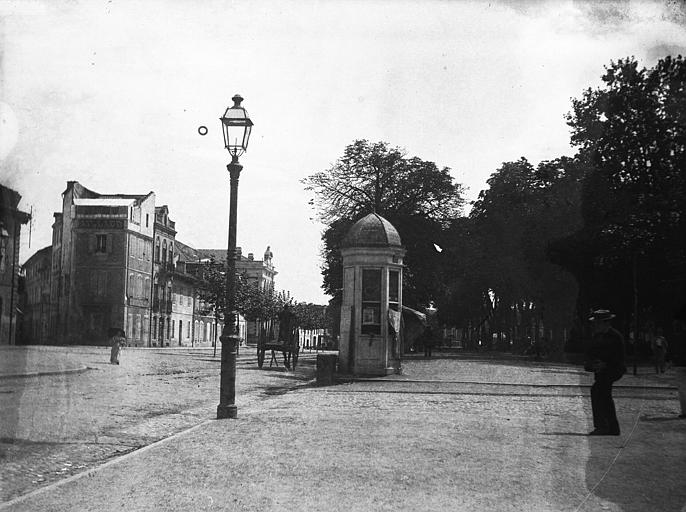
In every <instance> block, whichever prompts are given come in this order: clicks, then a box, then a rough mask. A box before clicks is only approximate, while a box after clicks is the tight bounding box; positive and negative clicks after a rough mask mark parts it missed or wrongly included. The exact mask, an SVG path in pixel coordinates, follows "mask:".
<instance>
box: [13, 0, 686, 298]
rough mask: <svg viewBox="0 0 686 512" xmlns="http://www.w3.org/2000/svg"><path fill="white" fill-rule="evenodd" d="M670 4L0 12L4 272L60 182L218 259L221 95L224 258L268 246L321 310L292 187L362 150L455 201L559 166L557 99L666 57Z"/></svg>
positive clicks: (25, 1) (312, 242)
mask: <svg viewBox="0 0 686 512" xmlns="http://www.w3.org/2000/svg"><path fill="white" fill-rule="evenodd" d="M679 5H681V4H680V3H679V2H676V1H665V2H623V3H610V2H602V3H598V4H596V3H586V2H569V1H550V2H544V1H540V2H518V1H515V0H512V1H502V2H497V1H492V2H487V1H477V2H466V1H464V2H463V1H451V2H448V1H443V2H439V1H420V0H406V1H376V2H375V1H342V0H341V1H335V0H332V1H297V2H285V1H274V2H255V1H233V2H229V1H221V2H220V1H214V2H213V1H203V2H197V1H191V0H188V1H181V0H178V1H172V0H168V1H159V0H157V1H155V0H148V1H146V2H134V1H120V0H111V1H107V0H105V1H83V2H78V1H66V0H65V1H58V0H54V1H45V2H41V1H31V0H22V1H6V0H0V59H1V60H0V182H2V183H3V184H5V185H8V186H10V187H12V188H14V189H16V190H18V191H19V192H20V193H21V194H22V196H23V199H22V202H21V205H20V206H21V207H22V209H24V210H25V211H29V209H30V208H31V207H33V213H34V221H33V229H32V235H31V247H30V248H29V247H28V229H24V230H23V231H22V248H21V258H20V259H21V261H24V260H26V259H27V258H28V257H29V256H31V255H32V254H33V253H34V252H35V251H37V250H39V249H41V248H42V247H45V246H46V245H49V244H50V239H51V225H52V215H53V213H54V212H55V211H58V210H59V209H60V208H61V199H60V194H61V192H62V191H63V190H64V189H65V187H66V182H67V181H68V180H77V181H79V182H81V184H83V185H84V186H86V187H88V188H90V189H92V190H94V191H96V192H100V193H128V194H145V193H147V192H149V191H151V190H153V191H154V192H155V193H156V196H157V198H156V201H157V204H158V205H162V204H167V205H168V206H169V208H170V216H171V218H172V219H173V220H175V221H176V228H177V230H178V234H177V239H179V240H181V241H182V242H184V243H187V244H189V245H192V246H194V247H198V248H209V247H211V248H223V247H225V246H226V244H227V229H228V173H227V172H226V167H225V166H226V164H227V163H228V162H229V157H228V154H227V153H226V151H225V150H224V149H223V142H222V136H221V129H220V124H219V121H218V118H219V117H220V115H221V114H222V113H223V112H224V110H225V108H226V107H227V106H229V105H230V104H231V103H232V102H231V97H232V96H233V95H234V94H235V93H240V94H241V95H242V96H243V97H244V98H245V101H244V103H243V105H244V106H245V107H246V108H247V110H248V112H249V114H250V116H251V118H252V120H253V122H254V123H255V127H254V129H253V135H252V138H251V141H250V147H249V150H248V152H247V153H246V154H245V155H244V156H243V157H241V163H242V164H243V166H244V170H243V173H242V174H241V180H240V187H239V209H238V245H240V246H241V247H242V248H243V252H244V253H248V252H253V253H255V255H256V257H258V258H261V256H262V253H263V252H264V250H265V248H266V246H267V245H270V246H271V249H272V251H273V253H274V263H275V265H276V266H277V270H278V271H279V275H278V276H277V287H278V288H280V289H285V290H289V291H290V292H291V294H292V295H293V296H294V297H295V298H296V299H297V300H302V301H310V302H317V303H325V301H326V300H327V299H326V297H325V296H324V294H323V292H322V291H321V288H320V285H321V275H320V268H319V267H320V264H321V262H320V250H321V242H320V235H321V232H322V230H323V226H321V225H320V224H318V223H317V222H316V221H314V220H312V219H313V218H314V212H313V211H312V210H311V208H310V207H309V206H308V204H307V203H308V200H309V199H310V196H309V195H308V194H307V193H306V192H305V191H304V190H303V187H302V185H301V184H300V182H299V180H300V179H301V178H303V177H305V176H308V175H310V174H312V173H313V172H315V171H319V170H323V169H326V168H328V167H329V166H330V165H331V164H332V163H333V162H335V160H336V159H338V158H339V157H340V156H341V155H342V153H343V150H344V148H345V147H346V146H347V145H348V144H350V143H351V142H352V141H353V140H354V139H357V138H366V139H369V140H371V141H379V140H382V141H385V142H388V143H390V144H391V145H392V146H400V147H402V148H405V149H406V150H407V153H408V155H409V156H418V157H420V158H422V159H424V160H429V161H433V162H436V164H437V165H438V166H439V167H442V166H447V167H450V168H451V169H452V172H453V176H454V177H455V179H456V180H457V181H458V182H460V183H463V184H465V185H466V186H467V187H469V192H468V198H469V199H474V198H476V196H477V195H478V192H479V190H481V189H482V188H485V186H486V185H485V182H486V179H488V177H489V176H490V174H491V173H492V172H494V171H495V170H496V169H497V168H498V167H499V166H500V164H501V163H502V162H503V161H509V160H515V159H518V158H519V157H520V156H525V157H526V158H528V159H529V160H530V161H531V162H533V163H534V164H537V163H538V162H539V161H541V160H545V159H552V158H555V157H558V156H561V155H571V154H573V150H572V149H571V148H570V146H569V130H568V127H567V125H566V123H565V120H564V115H565V113H567V112H569V110H570V109H571V101H570V98H572V97H580V96H581V94H582V91H583V90H584V89H585V88H587V87H596V86H597V85H599V84H600V76H601V75H602V74H603V66H604V65H606V64H609V62H610V60H613V59H614V60H617V59H619V58H623V57H627V56H630V55H633V56H635V57H636V58H637V59H639V61H640V63H641V64H642V65H645V66H652V65H654V63H655V62H656V61H657V59H658V58H660V57H664V56H665V55H667V54H670V53H671V54H677V53H682V54H685V53H686V30H685V29H684V27H685V26H686V16H684V14H683V12H682V11H680V10H679V9H681V8H680V7H679ZM200 125H205V126H207V127H208V129H209V133H208V134H207V135H206V136H204V137H202V136H200V135H199V134H198V131H197V128H198V127H199V126H200Z"/></svg>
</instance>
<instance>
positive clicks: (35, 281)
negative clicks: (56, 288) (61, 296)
mask: <svg viewBox="0 0 686 512" xmlns="http://www.w3.org/2000/svg"><path fill="white" fill-rule="evenodd" d="M51 268H52V246H50V245H49V246H47V247H44V248H43V249H41V250H40V251H38V252H36V253H35V254H34V255H33V256H31V257H30V258H29V259H28V260H26V262H25V263H24V265H23V268H22V270H23V272H24V282H25V283H26V286H25V288H24V290H25V294H24V304H23V310H24V317H23V322H24V324H23V329H22V332H23V339H22V343H38V344H41V345H44V344H47V343H49V342H50V336H49V334H50V331H49V327H50V276H51V272H50V269H51Z"/></svg>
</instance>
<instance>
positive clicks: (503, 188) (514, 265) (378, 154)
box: [304, 56, 686, 358]
mask: <svg viewBox="0 0 686 512" xmlns="http://www.w3.org/2000/svg"><path fill="white" fill-rule="evenodd" d="M602 79H603V84H602V86H601V87H599V88H597V89H588V90H586V91H583V92H582V95H581V97H579V98H577V99H573V100H572V110H571V112H570V113H569V114H567V122H568V124H569V126H570V128H571V142H572V144H573V145H574V146H575V147H576V148H577V150H578V151H577V154H576V155H575V156H573V157H560V158H556V159H553V160H550V161H544V162H541V163H539V164H538V165H532V164H531V163H530V162H528V161H527V160H526V158H521V159H519V160H517V161H514V162H505V163H503V164H502V165H501V167H500V168H499V169H497V170H496V171H495V172H494V173H493V174H492V175H491V177H490V179H489V180H488V188H487V189H486V190H483V191H482V192H481V193H480V195H479V197H478V199H477V200H476V201H475V202H474V203H473V205H472V209H471V212H470V213H469V215H468V216H461V208H462V206H463V198H462V193H463V189H462V186H461V185H459V184H455V183H453V180H452V178H451V177H450V172H449V169H447V168H442V169H441V168H438V167H437V166H436V165H435V164H433V163H432V162H425V161H422V160H420V159H418V158H416V157H415V158H407V157H406V156H405V155H404V153H403V152H402V151H401V150H400V149H397V148H391V147H390V146H389V145H388V144H386V143H381V142H379V143H370V142H368V141H365V140H358V141H355V142H354V143H353V144H351V145H350V146H348V147H347V148H346V149H345V151H344V154H343V156H342V157H341V158H340V159H339V160H338V161H337V162H336V163H335V164H334V165H333V166H332V167H331V168H329V169H327V170H325V171H321V172H318V173H315V174H313V175H312V176H310V177H308V178H307V179H305V180H304V184H305V185H306V188H307V189H308V190H311V191H313V192H314V194H315V197H316V204H317V207H318V209H319V214H320V218H321V220H322V221H323V222H324V223H325V224H326V225H327V229H326V231H325V232H324V233H323V236H322V239H323V242H324V243H323V257H324V263H323V271H322V274H323V276H324V281H323V288H324V290H325V291H326V292H327V293H328V294H330V295H332V296H337V295H338V294H339V293H340V289H341V287H342V283H341V278H342V277H341V275H342V269H341V261H340V252H339V247H340V242H341V240H342V238H343V236H344V235H345V233H346V232H347V231H348V229H349V228H350V226H351V225H352V223H353V222H355V221H356V220H357V219H359V218H360V217H362V216H363V215H365V214H367V213H369V212H372V211H376V212H377V213H379V214H381V215H383V216H384V217H386V218H387V219H388V220H389V221H391V223H392V224H393V225H394V226H396V228H397V229H398V231H399V233H400V235H401V237H402V240H403V244H404V245H405V246H406V248H407V256H406V264H407V268H406V271H405V278H406V279H405V283H404V286H405V298H406V301H405V302H406V304H408V305H410V306H415V307H418V306H421V305H426V304H427V303H428V302H429V301H433V302H435V303H436V305H437V306H438V310H439V318H440V319H441V321H442V322H443V323H444V324H445V325H449V326H457V327H462V328H463V329H464V333H465V336H464V338H465V343H467V345H468V346H469V345H470V344H471V346H472V347H478V346H481V347H484V346H487V347H499V348H506V349H515V350H526V349H527V348H528V347H530V345H531V344H532V343H544V344H545V345H546V348H547V350H548V352H557V353H561V352H562V350H563V349H567V350H568V351H571V350H580V348H581V344H582V341H583V339H584V336H585V334H586V333H585V329H586V327H585V326H586V324H587V321H586V320H587V317H588V312H589V310H591V309H593V308H600V307H604V308H610V309H612V310H613V311H614V312H616V313H617V314H618V319H617V320H618V327H620V328H621V329H622V330H623V332H624V333H625V334H626V335H629V334H630V333H638V336H635V335H633V334H632V335H631V337H633V338H638V342H637V343H635V344H634V345H633V347H632V348H633V352H634V354H636V355H640V351H641V350H642V349H644V348H645V347H646V346H648V342H649V339H650V337H651V336H652V335H653V333H654V332H655V330H656V329H657V328H658V327H660V328H662V329H663V330H664V331H665V332H666V334H667V336H668V338H671V339H672V341H673V343H672V346H673V347H674V351H673V352H674V354H673V355H674V356H675V357H677V358H678V357H683V356H684V354H683V348H684V345H686V343H684V325H686V311H685V309H684V308H685V306H684V304H685V302H686V214H685V207H686V171H685V169H686V63H685V62H684V59H683V58H682V57H681V56H678V57H666V58H664V59H662V60H660V61H658V62H657V64H656V65H655V66H654V67H653V68H650V69H646V68H640V67H639V65H638V63H637V62H636V60H635V59H633V58H628V59H623V60H619V61H617V62H612V63H611V64H610V65H609V66H608V67H606V69H605V74H604V75H603V77H602ZM434 244H435V245H434ZM436 246H439V247H440V248H442V251H439V250H437V249H436ZM644 355H645V354H644Z"/></svg>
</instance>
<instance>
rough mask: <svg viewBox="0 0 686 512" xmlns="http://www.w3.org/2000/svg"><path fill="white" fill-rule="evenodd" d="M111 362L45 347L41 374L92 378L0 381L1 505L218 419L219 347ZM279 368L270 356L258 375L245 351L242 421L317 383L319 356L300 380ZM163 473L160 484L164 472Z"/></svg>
mask: <svg viewBox="0 0 686 512" xmlns="http://www.w3.org/2000/svg"><path fill="white" fill-rule="evenodd" d="M109 354H110V352H109V349H108V348H104V347H43V353H42V354H40V356H41V360H39V361H37V362H36V363H35V364H32V366H37V367H38V368H39V370H40V369H43V370H48V369H49V368H50V367H54V366H55V365H54V363H55V361H54V359H58V360H59V359H60V358H62V359H63V360H64V365H65V366H66V368H65V369H66V370H76V369H79V368H87V370H85V371H81V372H74V373H64V374H52V375H41V376H35V377H16V378H2V379H0V410H2V411H3V413H2V415H1V416H0V433H1V434H0V475H1V477H0V478H2V485H0V502H2V501H7V500H9V499H11V498H13V497H15V496H18V495H20V494H24V493H26V492H29V491H32V490H34V489H36V488H38V487H41V486H44V485H46V484H49V483H51V482H54V481H57V480H60V479H63V478H65V477H68V476H70V475H72V474H75V473H80V472H82V471H85V470H87V469H90V468H92V467H95V466H97V465H99V464H101V463H103V462H105V461H107V460H109V459H111V458H113V457H116V456H119V455H122V454H125V453H127V452H130V451H133V450H136V449H138V448H140V447H142V446H146V445H148V444H150V443H153V442H155V441H158V440H160V439H163V438H165V437H168V436H170V435H172V434H175V433H177V432H180V431H182V430H184V429H187V428H189V427H192V426H194V425H196V424H198V423H200V422H202V421H204V420H207V419H210V418H214V417H216V408H217V404H218V403H219V374H220V371H219V370H220V359H219V355H220V354H219V349H218V350H217V356H216V357H213V349H211V348H210V349H187V350H183V349H158V350H154V349H133V348H126V349H124V350H123V352H122V356H121V358H120V362H121V364H120V365H119V366H116V365H111V364H109ZM29 355H30V356H31V357H34V356H36V354H34V353H33V352H30V353H29ZM278 359H279V366H278V367H276V366H274V367H272V368H269V361H270V354H267V357H266V360H265V366H264V369H263V370H259V369H258V368H257V363H256V361H257V358H256V355H255V349H253V348H245V347H241V352H240V354H239V357H238V361H237V372H238V376H237V383H236V388H237V389H236V403H237V406H238V408H239V414H240V413H241V407H242V406H243V405H245V404H246V403H249V402H253V401H259V400H265V399H268V398H269V397H270V396H274V395H275V394H279V393H283V392H285V391H286V390H288V389H289V388H292V387H294V386H298V385H303V384H305V383H306V381H307V380H308V379H310V378H312V377H313V375H314V364H315V354H314V353H312V354H311V355H310V354H309V353H308V352H307V351H305V352H304V354H303V356H302V357H301V359H300V360H299V361H298V363H299V364H298V367H297V368H296V371H295V372H291V371H286V369H285V368H284V367H283V360H282V358H281V355H280V354H279V355H278ZM50 363H52V366H51V364H50ZM12 365H13V367H14V368H15V369H20V368H17V366H21V361H17V360H16V357H15V360H14V361H12ZM42 366H44V367H45V368H41V367H42ZM6 373H11V372H10V371H9V370H8V371H6ZM156 471H158V476H161V474H160V473H161V472H163V471H164V468H159V469H158V470H156ZM153 473H154V472H153ZM151 476H152V477H153V478H154V477H155V475H154V474H153V475H151Z"/></svg>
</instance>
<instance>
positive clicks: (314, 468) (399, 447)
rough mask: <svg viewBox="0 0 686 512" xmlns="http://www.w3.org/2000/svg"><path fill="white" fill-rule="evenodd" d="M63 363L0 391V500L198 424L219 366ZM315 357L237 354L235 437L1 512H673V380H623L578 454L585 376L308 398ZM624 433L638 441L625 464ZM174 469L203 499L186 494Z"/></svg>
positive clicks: (428, 377) (379, 387) (379, 382)
mask: <svg viewBox="0 0 686 512" xmlns="http://www.w3.org/2000/svg"><path fill="white" fill-rule="evenodd" d="M70 357H73V359H74V360H77V362H81V363H82V364H84V365H86V366H88V367H90V368H91V370H88V371H86V372H83V373H78V374H68V375H61V376H58V375H55V376H47V377H30V378H24V379H0V407H2V410H3V411H5V410H9V411H10V412H11V414H10V415H9V416H8V417H3V418H2V419H1V420H0V426H1V427H2V432H3V434H2V439H1V440H0V441H2V443H1V444H0V448H1V449H2V450H3V452H2V453H3V456H4V458H3V459H2V460H0V474H2V475H3V482H2V501H7V500H9V499H11V498H12V497H14V496H19V495H22V494H25V493H27V492H29V491H31V490H33V489H35V488H39V487H41V486H44V485H46V484H47V483H49V482H54V481H58V480H60V479H63V478H65V477H66V476H69V475H71V474H75V473H79V472H82V471H84V470H86V469H90V468H91V467H93V466H97V465H100V464H101V463H102V462H104V461H106V460H108V459H111V458H114V457H117V456H118V455H120V454H123V453H126V452H128V451H133V450H136V449H137V448H138V447H140V446H144V445H146V444H150V443H152V442H154V441H156V440H159V439H162V438H165V437H168V436H169V435H170V434H172V433H175V432H179V431H182V430H185V429H187V428H188V427H190V426H194V425H197V424H199V423H202V422H204V421H205V420H208V419H212V418H214V415H215V410H216V405H217V401H218V385H219V384H218V383H219V360H218V358H216V359H214V358H212V357H211V353H209V352H207V351H204V352H203V351H183V350H174V351H171V350H159V351H152V350H131V349H129V350H127V351H126V352H125V354H124V357H123V358H122V364H121V365H120V366H111V365H109V364H107V360H108V354H107V351H106V350H104V349H80V351H79V352H78V353H77V354H72V356H70ZM314 359H315V357H314V354H312V355H308V354H305V355H304V356H301V360H300V361H299V366H298V369H297V371H296V372H287V371H285V370H284V368H283V367H282V366H280V367H278V368H273V369H271V370H269V369H268V368H265V370H258V369H257V365H256V362H255V356H254V353H245V352H244V353H243V354H241V356H240V357H239V361H238V378H237V405H238V408H239V418H241V421H237V422H231V423H230V425H231V428H230V429H229V430H227V428H226V427H227V424H226V423H222V422H207V423H205V424H204V425H203V426H202V429H201V430H194V431H193V432H192V433H190V435H184V436H183V438H176V441H174V442H171V443H169V444H162V445H157V446H156V448H155V450H154V451H148V452H145V453H146V455H145V456H138V455H137V456H136V457H134V458H129V459H126V461H125V462H123V463H119V462H118V463H117V465H116V467H115V466H110V467H109V468H108V469H107V470H106V471H103V472H101V473H98V476H97V478H96V477H93V478H88V479H81V480H80V481H79V482H80V483H79V484H78V485H77V484H74V485H70V486H66V487H64V488H59V489H54V488H53V489H51V490H50V491H49V493H46V494H45V495H40V496H36V497H35V498H32V499H31V500H28V501H26V502H25V503H24V504H23V505H18V506H17V510H47V509H55V510H57V509H59V506H58V508H54V507H55V506H57V505H54V506H52V508H50V506H51V505H47V504H49V503H52V502H53V500H57V501H55V503H62V504H64V503H69V504H70V506H73V507H74V509H78V510H96V509H97V510H100V509H99V508H97V507H96V508H93V507H94V506H95V505H93V503H98V504H99V505H98V506H100V505H102V509H103V510H104V509H108V510H114V509H117V510H119V509H121V508H122V507H124V508H128V509H129V510H132V509H135V510H152V509H156V508H165V509H170V510H189V509H196V510H210V509H212V507H211V506H210V505H207V506H205V505H202V504H203V503H205V501H204V500H206V501H207V502H208V503H242V505H241V506H240V507H237V508H236V507H231V508H232V509H233V508H236V509H240V510H266V509H273V510H325V509H328V510H369V509H371V508H375V509H383V510H398V509H399V508H397V505H396V504H397V503H401V504H402V507H401V509H403V510H447V509H453V510H454V509H455V506H456V505H459V507H458V509H463V510H545V511H552V510H555V511H558V512H559V511H562V510H569V511H570V512H571V511H572V510H574V511H579V510H587V511H591V510H600V509H603V510H616V511H620V510H622V511H631V512H634V511H636V512H639V511H643V510H675V511H676V510H679V508H680V507H681V505H683V503H684V502H686V501H685V500H686V496H684V493H683V492H681V491H679V492H675V489H679V488H680V487H679V486H680V483H679V482H680V480H679V479H680V478H681V475H682V471H681V468H682V467H683V462H682V461H681V458H680V456H681V455H683V450H681V449H679V447H680V446H683V444H682V443H683V441H684V440H685V439H686V437H685V436H686V432H684V429H683V428H682V426H681V425H682V424H681V423H680V422H679V420H677V419H676V414H677V413H678V402H677V400H676V392H675V390H674V388H673V378H672V376H671V374H668V375H666V376H655V375H654V374H652V373H651V372H649V371H648V370H647V369H640V372H639V375H638V376H633V375H627V376H625V377H624V378H623V379H622V380H621V381H620V383H619V385H618V386H617V392H616V396H617V409H618V414H619V416H620V423H621V424H622V428H623V435H622V437H621V438H612V439H592V438H588V437H586V436H585V435H584V434H585V433H586V432H587V431H588V430H590V428H591V417H590V400H589V399H588V392H589V390H588V386H589V385H590V383H591V378H590V376H589V374H587V373H585V372H582V371H580V370H579V369H578V368H576V367H572V366H568V365H555V364H546V363H533V362H519V361H496V360H488V361H484V360H478V359H474V360H470V359H468V358H464V357H463V358H435V359H430V360H426V359H423V358H412V359H410V360H407V361H405V362H404V363H403V373H402V375H397V376H390V377H388V378H384V379H347V380H346V379H342V382H341V383H340V384H339V385H336V386H330V387H326V388H314V387H312V386H308V384H310V383H312V381H311V378H312V376H313V373H314V362H315V361H314ZM289 391H293V392H289ZM634 429H635V430H636V434H639V433H641V436H639V437H635V439H638V440H633V441H632V442H631V444H629V445H628V447H626V448H624V445H625V444H626V443H627V442H628V439H629V438H630V437H631V433H632V432H633V430H634ZM648 433H649V435H648ZM284 436H285V437H286V439H287V440H288V442H284ZM668 439H669V440H670V441H671V442H672V443H676V444H670V443H669V442H666V440H668ZM646 443H648V444H649V445H650V446H648V444H646ZM617 450H620V451H617ZM622 450H623V451H622ZM632 450H634V451H632ZM620 452H621V454H622V455H621V457H619V458H618V456H619V454H620ZM155 453H157V454H158V455H154V454H155ZM159 454H162V456H161V458H160V455H159ZM151 459H152V461H154V462H152V463H151ZM160 460H163V461H165V463H160ZM227 460H231V461H232V463H231V464H227ZM639 460H640V465H636V464H637V461H639ZM166 461H169V463H168V464H167V463H166ZM624 461H626V462H624ZM615 462H616V464H615ZM622 464H629V465H631V466H630V467H626V468H624V469H622V470H621V471H620V470H618V469H619V468H621V466H622ZM613 465H614V468H616V469H613V471H611V472H609V473H608V471H609V468H611V467H613ZM117 468H118V469H117ZM660 468H672V469H671V470H670V471H669V472H668V473H667V474H664V473H660V471H661V469H660ZM267 470H268V471H267ZM121 471H123V473H124V474H125V475H126V476H125V478H124V479H122V480H118V484H117V486H115V488H114V489H113V490H112V491H113V492H114V495H113V497H114V498H115V499H114V500H113V501H103V499H105V500H106V499H107V497H106V496H104V495H103V492H104V491H103V489H106V488H107V484H106V483H104V482H108V480H107V478H108V477H112V476H114V475H120V473H118V472H121ZM189 471H194V473H192V475H193V478H195V479H199V480H198V483H200V482H202V488H198V489H195V488H193V487H192V486H189V484H188V478H189V473H188V472H189ZM651 475H661V476H660V477H656V478H655V479H653V480H651ZM486 476H488V477H489V478H492V479H493V481H494V482H497V485H496V486H494V487H493V486H489V485H488V480H486V479H485V477H486ZM227 482H235V483H236V485H231V486H227V485H226V483H227ZM298 482H300V484H297V485H292V484H293V483H298ZM302 482H308V485H303V484H302ZM238 483H240V485H238ZM158 484H159V485H158ZM170 489H173V490H174V491H173V492H172V494H169V493H170ZM194 489H195V490H194ZM179 490H181V491H182V492H180V493H179V492H177V491H179ZM312 490H316V492H311V491H312ZM198 493H200V494H202V496H200V495H197V496H196V494H198ZM205 494H206V495H207V496H205ZM653 495H655V496H658V497H657V498H655V497H654V496H653ZM107 496H109V493H108V494H107ZM637 496H638V497H637ZM660 496H662V498H660ZM201 498H202V499H201ZM170 499H171V500H175V505H174V506H172V505H171V504H170V503H168V500H170ZM656 499H657V500H658V501H657V502H656V501H655V500H656ZM660 499H662V502H660V501H659V500H660ZM60 500H61V501H60ZM93 500H95V501H93ZM184 500H187V502H185V501H184ZM651 500H652V501H651ZM163 505H164V506H163ZM186 505H188V506H186ZM201 505H202V506H201ZM132 507H133V508H132ZM170 507H171V508H170ZM174 507H176V508H174ZM646 507H648V508H646ZM674 507H677V508H674Z"/></svg>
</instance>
